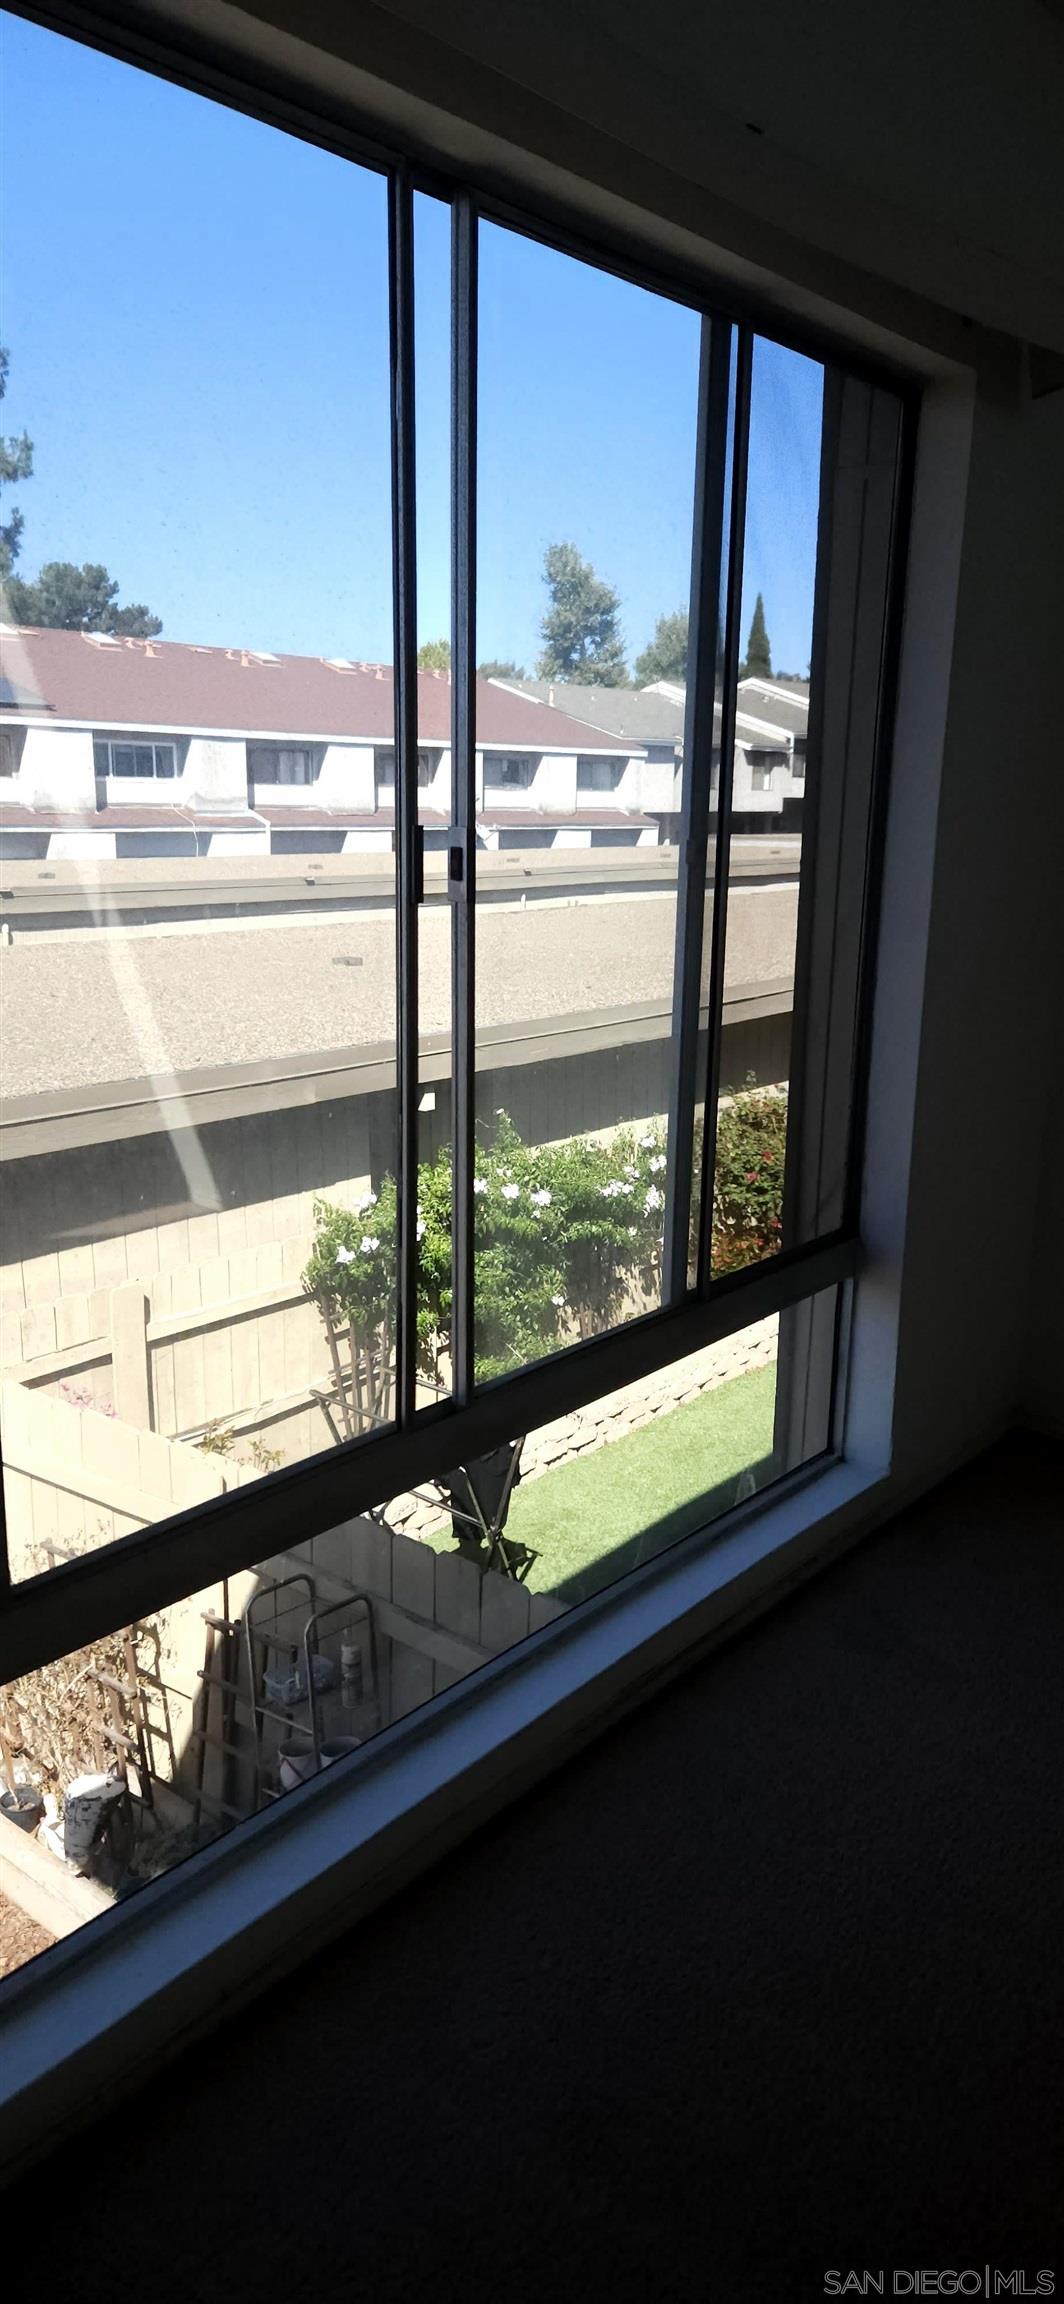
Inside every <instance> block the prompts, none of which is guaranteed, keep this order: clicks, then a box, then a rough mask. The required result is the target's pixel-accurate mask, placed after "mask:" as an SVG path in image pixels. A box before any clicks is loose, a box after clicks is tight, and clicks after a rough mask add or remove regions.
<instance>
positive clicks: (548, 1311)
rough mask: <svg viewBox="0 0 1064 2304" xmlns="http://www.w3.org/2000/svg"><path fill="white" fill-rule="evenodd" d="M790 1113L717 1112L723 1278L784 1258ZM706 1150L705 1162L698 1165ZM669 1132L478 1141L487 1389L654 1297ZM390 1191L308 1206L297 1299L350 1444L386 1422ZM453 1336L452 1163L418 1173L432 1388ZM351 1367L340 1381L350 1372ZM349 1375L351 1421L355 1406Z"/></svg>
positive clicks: (717, 1240) (750, 1094)
mask: <svg viewBox="0 0 1064 2304" xmlns="http://www.w3.org/2000/svg"><path fill="white" fill-rule="evenodd" d="M786 1117H787V1101H786V1097H785V1096H783V1095H780V1094H778V1093H775V1092H768V1091H760V1090H756V1089H751V1090H749V1091H747V1092H746V1093H744V1094H743V1095H740V1096H737V1097H735V1098H733V1099H732V1100H731V1101H730V1102H728V1103H725V1104H722V1106H721V1110H720V1117H719V1122H718V1137H717V1174H716V1183H715V1190H714V1202H713V1215H714V1260H713V1261H714V1270H715V1271H717V1272H726V1271H732V1270H734V1269H735V1268H736V1267H737V1266H738V1265H740V1264H747V1263H752V1262H755V1261H757V1260H758V1259H759V1258H760V1257H762V1256H765V1255H771V1254H772V1253H773V1251H774V1250H775V1249H776V1248H777V1247H778V1246H779V1234H780V1204H781V1196H782V1186H783V1153H784V1144H785V1137H786ZM700 1153H701V1146H700V1145H698V1146H696V1159H697V1158H699V1157H700ZM666 1174H667V1155H666V1145H665V1136H664V1131H663V1130H662V1129H661V1128H660V1127H658V1126H656V1125H649V1126H646V1127H643V1128H629V1129H625V1130H623V1131H622V1132H621V1133H620V1134H619V1135H617V1136H615V1137H613V1138H612V1139H611V1141H610V1142H609V1143H607V1144H603V1143H598V1142H596V1141H594V1140H593V1139H591V1138H588V1137H574V1138H572V1139H571V1140H570V1141H569V1142H567V1143H563V1144H549V1145H534V1146H533V1145H528V1144H525V1143H524V1142H523V1140H522V1138H521V1137H520V1136H519V1135H518V1132H517V1130H516V1128H515V1127H514V1125H513V1122H512V1121H511V1120H510V1119H509V1117H508V1115H507V1114H506V1113H505V1112H504V1111H499V1112H497V1113H496V1114H495V1115H494V1118H493V1120H492V1122H491V1124H490V1126H489V1127H487V1128H485V1127H483V1126H481V1128H480V1129H479V1131H478V1144H477V1151H476V1160H475V1165H474V1178H473V1239H474V1248H475V1273H474V1356H475V1364H476V1374H477V1376H478V1378H479V1379H480V1380H481V1381H484V1380H485V1379H487V1378H489V1377H492V1376H499V1375H502V1374H504V1373H505V1371H506V1370H507V1369H510V1368H518V1367H522V1366H524V1365H525V1364H527V1363H528V1362H529V1361H532V1360H538V1359H540V1358H542V1356H543V1354H544V1353H546V1352H549V1351H550V1350H551V1349H552V1347H553V1346H554V1345H556V1344H558V1343H559V1342H563V1341H569V1340H571V1339H573V1338H574V1337H578V1336H579V1337H584V1336H591V1335H594V1334H596V1333H597V1332H598V1331H599V1330H600V1329H603V1328H606V1327H609V1326H610V1325H611V1323H613V1322H614V1321H616V1320H617V1319H618V1317H619V1316H620V1315H621V1314H622V1312H623V1310H624V1308H625V1306H626V1304H629V1305H633V1306H639V1305H645V1304H647V1303H648V1302H652V1301H653V1300H654V1299H655V1298H656V1295H657V1291H658V1287H659V1283H660V1273H661V1246H662V1233H663V1228H664V1220H665V1183H666ZM396 1218H397V1208H396V1187H395V1180H394V1178H393V1177H390V1176H387V1177H385V1178H384V1180H383V1182H382V1183H381V1186H380V1189H379V1191H378V1192H376V1193H368V1194H367V1195H366V1196H365V1198H364V1199H363V1200H362V1201H360V1203H359V1205H358V1206H357V1208H355V1209H348V1208H341V1207H338V1206H337V1205H336V1204H335V1203H334V1202H331V1201H327V1200H316V1201H315V1203H314V1220H315V1238H314V1247H313V1251H312V1253H311V1256H310V1258H309V1260H308V1262H307V1265H306V1268H305V1270H304V1273H303V1286H304V1288H305V1289H306V1291H307V1294H308V1295H309V1296H312V1297H313V1298H314V1300H315V1302H316V1303H317V1304H318V1306H319V1308H320V1310H321V1313H322V1317H323V1319H324V1321H325V1325H326V1329H327V1332H328V1334H329V1341H330V1348H331V1350H332V1354H333V1365H334V1370H335V1374H336V1380H337V1388H338V1393H339V1397H340V1403H341V1413H342V1414H343V1415H344V1418H345V1423H346V1425H347V1429H348V1430H354V1429H357V1428H358V1427H359V1425H360V1424H361V1423H362V1422H363V1421H366V1420H369V1421H372V1420H374V1419H375V1418H376V1417H378V1416H379V1415H381V1414H383V1413H387V1412H388V1387H389V1383H390V1377H391V1366H390V1360H391V1337H392V1333H393V1330H394V1303H395V1275H396ZM450 1324H451V1156H450V1152H449V1150H447V1149H444V1150H443V1151H441V1152H439V1153H438V1154H437V1156H436V1158H435V1159H434V1160H432V1161H424V1162H422V1164H421V1167H420V1169H419V1171H418V1292H417V1358H418V1368H419V1371H420V1373H421V1375H422V1376H424V1377H426V1378H427V1379H429V1380H430V1381H435V1382H438V1381H439V1378H440V1373H441V1363H442V1361H443V1359H444V1357H445V1355H446V1353H447V1350H448V1346H449V1340H450ZM345 1362H346V1363H347V1367H346V1368H345V1367H344V1363H345ZM348 1370H349V1372H350V1392H351V1404H352V1410H353V1415H352V1413H351V1411H349V1409H348V1407H347V1405H346V1401H347V1387H348Z"/></svg>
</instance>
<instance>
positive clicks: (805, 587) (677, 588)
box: [0, 16, 821, 672]
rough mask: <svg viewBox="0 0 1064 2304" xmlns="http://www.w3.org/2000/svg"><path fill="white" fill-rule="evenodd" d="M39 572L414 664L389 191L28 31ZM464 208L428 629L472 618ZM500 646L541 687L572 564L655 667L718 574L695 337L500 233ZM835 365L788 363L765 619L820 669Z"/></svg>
mask: <svg viewBox="0 0 1064 2304" xmlns="http://www.w3.org/2000/svg"><path fill="white" fill-rule="evenodd" d="M0 26H2V43H3V46H2V59H0V61H2V68H3V85H4V119H3V145H2V159H0V193H2V202H3V220H4V241H5V255H4V261H3V274H2V303H0V313H2V318H0V341H3V342H4V343H5V344H6V345H7V346H8V349H9V351H10V355H11V374H10V379H9V386H8V395H7V400H6V402H5V403H4V409H3V418H2V424H3V429H4V430H6V431H9V432H10V431H21V430H22V428H23V427H25V429H26V430H27V431H28V432H29V433H30V435H31V437H32V439H33V442H34V447H35V474H34V477H33V479H32V480H30V481H27V482H25V483H23V484H22V485H21V486H20V488H19V489H18V491H17V492H16V493H17V500H18V501H19V502H20V504H21V508H22V511H23V513H24V515H25V522H26V526H25V533H24V538H23V548H22V556H21V560H20V564H19V573H20V574H23V575H27V576H32V575H33V574H34V573H35V572H36V569H37V567H38V566H39V564H40V563H41V562H42V561H44V560H49V559H70V560H75V561H82V560H102V561H104V562H105V563H106V565H107V567H108V568H109V570H110V572H111V574H112V576H115V577H117V578H118V581H119V584H120V590H121V597H122V599H124V600H130V599H133V600H143V601H146V602H147V603H148V605H149V606H150V607H151V608H153V609H154V610H155V612H156V614H158V615H160V616H161V617H162V619H163V629H164V637H167V638H170V639H183V640H199V641H207V642H210V641H213V642H216V643H225V644H242V645H245V646H249V647H258V648H272V649H276V650H279V651H289V650H290V651H292V652H295V653H308V654H322V655H353V656H357V657H364V658H367V659H370V660H375V659H376V660H387V659H389V658H390V656H391V600H390V590H389V586H390V573H389V568H390V559H389V555H390V512H389V472H388V402H387V392H388V356H387V279H386V270H385V257H386V235H385V191H384V183H383V179H381V178H379V177H376V176H374V175H372V174H371V173H369V172H368V171H365V170H363V169H360V168H356V167H352V166H350V165H349V164H348V163H346V162H344V161H341V160H338V159H335V158H333V157H332V156H331V155H329V154H327V153H323V152H320V151H317V150H315V149H314V148H313V147H311V146H309V145H302V144H300V143H298V142H297V141H295V140H294V139H293V138H290V137H285V136H281V135H279V134H278V133H277V131H276V130H273V129H269V128H265V127H263V126H261V125H260V124H258V123H256V122H254V121H250V120H246V119H244V118H242V117H241V116H240V115H239V114H236V113H231V112H227V111H225V110H224V109H223V108H222V107H220V106H218V105H212V104H209V103H206V102H205V101H204V100H203V99H202V98H199V97H195V96H191V95H189V94H187V93H186V92H184V91H183V90H180V89H177V88H173V87H170V86H168V85H167V84H166V83H165V82H163V81H157V80H153V79H152V78H151V77H150V76H149V75H147V74H144V73H139V72H134V71H132V70H130V69H129V68H128V67H126V66H123V65H119V64H117V63H115V62H113V61H112V60H110V59H109V58H106V57H102V56H99V55H96V54H94V52H93V51H92V50H91V49H88V48H81V47H79V46H78V45H77V44H76V43H75V42H72V41H68V40H64V39H62V38H60V37H59V36H58V35H56V34H53V33H49V32H46V31H43V30H42V29H40V28H39V27H37V26H33V25H30V24H27V23H24V22H22V21H21V20H19V19H18V18H14V17H10V16H3V17H2V18H0ZM447 222H448V219H447V214H446V211H445V210H444V208H443V207H442V206H441V204H440V203H438V202H435V201H432V200H429V199H419V201H418V214H417V226H416V244H417V258H418V273H417V283H418V327H417V355H418V430H419V487H420V491H421V498H420V505H419V585H420V590H419V626H420V632H421V637H422V638H428V637H432V636H434V635H436V634H437V633H441V632H444V631H446V629H447V622H448V531H447V521H448V486H447V454H448V358H449V353H448V296H449V264H448V253H447ZM480 329H481V361H480V410H479V420H480V435H481V440H480V506H479V552H480V585H479V596H478V622H477V652H478V655H479V656H481V657H486V656H502V657H515V658H517V659H518V660H519V661H520V662H522V663H523V664H524V665H525V666H526V668H527V669H528V670H532V669H533V668H534V661H535V657H536V655H537V653H538V649H539V646H540V640H539V622H540V618H541V616H542V614H543V609H544V605H545V595H544V588H543V582H542V562H543V554H544V551H545V549H546V546H547V545H548V544H549V543H551V542H553V541H556V540H559V539H562V538H565V539H567V540H569V541H571V542H572V543H574V544H576V545H577V547H578V549H579V550H580V551H581V552H582V553H583V554H584V555H585V557H586V558H588V559H590V560H591V561H592V562H593V564H594V566H595V567H596V569H597V570H598V572H599V574H600V575H602V576H604V577H606V578H607V579H608V581H609V582H610V583H611V584H613V585H614V586H615V587H616V589H617V591H618V592H619V593H620V596H621V602H622V626H623V631H624V636H625V640H626V643H627V647H628V650H629V654H630V657H631V656H634V655H635V654H636V653H637V652H638V650H639V649H640V648H641V647H642V646H644V645H645V643H646V641H647V640H648V638H649V637H650V635H651V633H652V631H653V627H654V623H655V619H656V617H657V616H658V615H659V614H660V613H662V612H667V611H670V610H672V609H673V608H676V607H678V606H679V605H680V604H681V603H682V602H684V601H685V600H686V597H687V588H688V582H689V556H690V522H691V488H692V469H693V458H694V414H695V389H696V383H697V365H698V323H697V320H696V318H695V316H694V315H693V314H692V313H690V312H688V311H686V310H685V309H683V308H682V307H680V306H678V305H674V304H670V303H668V302H666V301H665V300H663V299H662V298H659V297H653V296H650V295H647V294H646V293H645V292H644V291H642V290H640V289H637V288H633V287H631V286H630V285H629V284H628V283H626V282H623V281H618V280H615V279H612V278H611V277H610V276H609V275H607V274H605V273H599V272H596V271H595V270H594V269H593V268H591V267H588V266H585V265H580V264H576V263H574V262H573V261H572V259H570V258H567V257H562V256H559V255H557V254H555V253H554V252H553V251H552V250H549V249H545V248H542V247H540V246H539V245H537V244H536V243H533V242H531V241H525V240H524V239H522V238H521V237H519V236H516V235H514V234H511V233H508V232H503V231H501V230H499V229H498V228H496V227H493V226H489V227H485V228H484V229H483V231H482V236H481V307H480ZM820 398H821V373H820V370H819V368H818V367H816V366H815V364H814V363H812V362H810V361H807V360H804V359H802V358H800V357H799V356H798V355H797V354H795V353H792V352H787V351H784V350H782V349H781V348H779V347H777V346H773V345H771V344H768V343H767V342H764V341H763V340H759V342H758V346H757V352H756V356H755V378H754V410H753V422H752V432H751V468H750V504H749V516H748V524H747V565H746V581H745V595H746V597H745V601H744V629H745V621H746V620H747V619H748V617H749V612H750V609H751V607H752V604H753V599H754V596H755V594H756V592H757V591H759V590H760V591H762V592H763V593H764V596H765V606H766V614H767V620H768V627H769V633H770V637H771V641H772V647H773V660H774V663H775V664H776V665H777V666H778V667H782V668H783V669H785V670H789V671H801V672H804V671H805V668H806V664H807V661H808V655H809V625H810V616H811V603H812V584H813V562H814V553H815V534H816V498H817V463H818V453H819V423H820Z"/></svg>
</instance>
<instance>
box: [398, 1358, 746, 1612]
mask: <svg viewBox="0 0 1064 2304" xmlns="http://www.w3.org/2000/svg"><path fill="white" fill-rule="evenodd" d="M775 1390H776V1370H775V1365H774V1364H773V1365H772V1366H770V1367H767V1368H757V1369H754V1370H753V1371H752V1372H751V1374H750V1375H748V1376H736V1377H733V1378H732V1380H731V1382H730V1383H727V1384H719V1385H718V1386H717V1387H716V1390H715V1391H712V1392H704V1393H703V1394H702V1397H701V1399H699V1400H692V1401H691V1402H690V1403H689V1405H688V1406H687V1407H686V1408H675V1409H673V1410H672V1412H671V1414H669V1415H663V1416H659V1417H656V1418H655V1420H654V1422H653V1423H652V1424H645V1425H644V1426H643V1427H642V1430H641V1431H639V1432H632V1433H629V1435H628V1438H627V1439H626V1440H615V1441H613V1442H612V1443H611V1444H610V1445H609V1446H608V1447H605V1448H599V1449H597V1450H596V1451H595V1453H594V1454H593V1455H590V1456H581V1457H579V1458H578V1459H577V1460H576V1461H575V1462H572V1463H569V1464H563V1465H559V1466H558V1468H557V1469H556V1470H555V1471H553V1472H545V1473H544V1474H543V1476H542V1478H541V1479H539V1480H530V1481H529V1482H528V1483H527V1484H525V1485H522V1486H521V1487H519V1488H518V1490H517V1492H516V1495H515V1496H514V1500H513V1503H512V1504H511V1507H510V1515H509V1518H508V1520H507V1523H506V1534H507V1537H508V1538H512V1539H513V1540H514V1542H517V1543H521V1544H528V1545H530V1546H531V1548H532V1550H533V1551H534V1552H535V1553H536V1554H537V1558H536V1559H535V1560H534V1561H533V1563H532V1567H531V1569H530V1571H529V1574H528V1577H527V1584H528V1589H529V1590H530V1591H532V1592H557V1593H558V1595H559V1597H560V1598H562V1599H565V1600H583V1599H586V1597H587V1595H588V1593H589V1592H595V1591H597V1590H598V1589H599V1587H600V1586H601V1585H603V1584H608V1583H610V1582H611V1581H612V1579H613V1578H614V1577H615V1576H620V1575H623V1574H624V1572H625V1570H626V1569H629V1568H634V1567H636V1566H637V1565H638V1564H639V1562H640V1561H641V1560H648V1559H650V1558H651V1557H652V1556H653V1554H654V1553H655V1552H660V1551H661V1550H662V1548H663V1547H664V1546H665V1545H666V1544H672V1543H675V1541H676V1539H677V1537H679V1536H684V1535H686V1534H687V1533H688V1532H689V1530H691V1529H692V1528H697V1527H700V1526H703V1525H704V1524H705V1522H706V1521H707V1520H711V1519H713V1518H714V1517H715V1515H716V1514H718V1513H720V1512H724V1511H727V1509H728V1507H729V1505H731V1504H733V1503H734V1502H735V1489H736V1483H737V1481H738V1480H739V1478H740V1475H741V1474H742V1473H743V1472H747V1471H752V1472H753V1474H754V1477H755V1479H759V1478H763V1477H764V1473H765V1470H766V1468H767V1459H768V1457H769V1454H770V1451H771V1448H772V1417H773V1406H774V1401H775ZM433 1541H434V1543H435V1544H436V1545H437V1547H438V1549H439V1550H441V1551H450V1550H451V1549H452V1542H451V1539H450V1538H449V1537H436V1538H434V1539H433Z"/></svg>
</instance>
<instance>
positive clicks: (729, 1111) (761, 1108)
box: [698, 1085, 787, 1274]
mask: <svg viewBox="0 0 1064 2304" xmlns="http://www.w3.org/2000/svg"><path fill="white" fill-rule="evenodd" d="M786 1150H787V1098H786V1095H785V1094H781V1093H780V1092H779V1091H778V1090H776V1089H767V1088H762V1089H759V1088H755V1087H753V1086H752V1085H751V1086H748V1087H747V1089H746V1090H745V1091H744V1092H743V1093H742V1094H741V1095H738V1096H732V1097H730V1098H728V1099H727V1101H726V1102H722V1104H721V1106H720V1110H719V1112H718V1115H717V1159H716V1169H715V1172H714V1179H713V1272H714V1274H720V1273H723V1272H737V1271H739V1270H740V1269H741V1268H742V1267H743V1266H744V1265H746V1264H758V1263H761V1262H762V1260H763V1259H764V1258H765V1257H766V1256H774V1255H775V1253H776V1250H777V1249H778V1248H779V1246H780V1243H781V1237H782V1229H783V1172H784V1161H785V1156H786ZM698 1152H699V1153H700V1152H701V1145H699V1147H698Z"/></svg>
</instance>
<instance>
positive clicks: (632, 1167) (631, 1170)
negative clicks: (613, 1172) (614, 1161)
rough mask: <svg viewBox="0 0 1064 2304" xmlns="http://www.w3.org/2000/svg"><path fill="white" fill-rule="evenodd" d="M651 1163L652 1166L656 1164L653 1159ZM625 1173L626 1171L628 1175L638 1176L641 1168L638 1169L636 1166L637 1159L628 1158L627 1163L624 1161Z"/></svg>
mask: <svg viewBox="0 0 1064 2304" xmlns="http://www.w3.org/2000/svg"><path fill="white" fill-rule="evenodd" d="M650 1165H651V1167H653V1165H654V1163H653V1161H651V1163H650ZM624 1173H625V1175H626V1176H638V1174H639V1170H638V1168H637V1167H636V1164H635V1161H634V1160H626V1161H625V1163H624Z"/></svg>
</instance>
